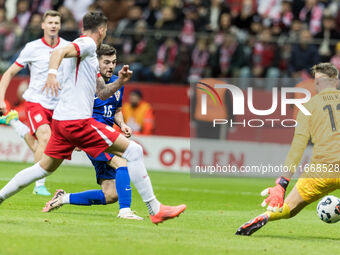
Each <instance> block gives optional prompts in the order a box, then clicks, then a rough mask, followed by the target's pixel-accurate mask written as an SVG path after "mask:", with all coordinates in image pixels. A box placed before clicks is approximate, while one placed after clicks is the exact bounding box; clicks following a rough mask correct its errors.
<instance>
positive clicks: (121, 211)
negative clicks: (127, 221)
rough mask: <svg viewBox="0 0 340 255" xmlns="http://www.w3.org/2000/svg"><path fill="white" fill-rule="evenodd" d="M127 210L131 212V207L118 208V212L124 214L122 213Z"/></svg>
mask: <svg viewBox="0 0 340 255" xmlns="http://www.w3.org/2000/svg"><path fill="white" fill-rule="evenodd" d="M128 212H131V208H128V207H127V208H122V209H119V213H122V214H124V213H128Z"/></svg>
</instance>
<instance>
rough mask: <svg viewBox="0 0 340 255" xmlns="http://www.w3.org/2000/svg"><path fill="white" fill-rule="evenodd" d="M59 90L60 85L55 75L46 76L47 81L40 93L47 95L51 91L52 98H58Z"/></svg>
mask: <svg viewBox="0 0 340 255" xmlns="http://www.w3.org/2000/svg"><path fill="white" fill-rule="evenodd" d="M60 89H61V86H60V83H59V82H58V81H57V78H56V75H54V74H48V76H47V81H46V84H45V86H44V87H43V89H42V92H44V91H46V94H47V95H48V94H49V91H51V95H52V96H58V91H59V90H60Z"/></svg>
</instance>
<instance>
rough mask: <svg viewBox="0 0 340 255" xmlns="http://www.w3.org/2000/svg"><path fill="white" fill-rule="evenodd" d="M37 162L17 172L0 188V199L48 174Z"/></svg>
mask: <svg viewBox="0 0 340 255" xmlns="http://www.w3.org/2000/svg"><path fill="white" fill-rule="evenodd" d="M49 174H50V173H49V172H47V171H45V170H44V169H43V168H42V167H41V166H40V164H39V162H38V163H36V164H35V165H33V166H31V167H28V168H26V169H24V170H22V171H20V172H19V173H17V174H16V175H15V176H14V177H13V178H12V179H11V180H10V181H9V183H7V184H6V186H5V187H3V188H2V189H1V190H0V201H1V200H5V199H7V198H9V197H10V196H13V195H14V194H15V193H17V192H18V191H20V190H21V189H23V188H25V187H26V186H28V185H29V184H31V183H32V182H34V181H36V180H38V179H40V178H42V177H45V176H47V175H49Z"/></svg>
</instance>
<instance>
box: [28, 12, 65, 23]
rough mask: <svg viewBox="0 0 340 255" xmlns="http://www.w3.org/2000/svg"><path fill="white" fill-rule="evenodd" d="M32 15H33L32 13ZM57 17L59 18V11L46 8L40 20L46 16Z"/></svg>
mask: <svg viewBox="0 0 340 255" xmlns="http://www.w3.org/2000/svg"><path fill="white" fill-rule="evenodd" d="M32 16H33V15H32ZM48 16H51V17H59V18H60V19H61V14H60V12H57V11H54V10H48V11H46V12H45V13H44V15H43V17H42V21H45V19H46V18H47V17H48Z"/></svg>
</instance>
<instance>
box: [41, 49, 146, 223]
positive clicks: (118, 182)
mask: <svg viewBox="0 0 340 255" xmlns="http://www.w3.org/2000/svg"><path fill="white" fill-rule="evenodd" d="M97 55H98V60H99V67H100V73H101V75H102V77H103V78H104V80H105V82H106V83H111V82H114V81H115V80H116V79H118V76H115V75H113V72H114V69H115V67H116V50H115V48H113V47H112V46H110V45H107V44H102V45H101V46H100V48H99V49H98V50H97ZM123 92H124V86H123V87H122V88H120V89H119V90H118V91H116V92H115V93H114V94H113V95H112V96H111V97H110V98H109V99H107V100H104V101H102V100H100V99H99V98H97V97H95V99H94V100H95V101H94V108H93V118H95V119H96V120H97V121H99V122H102V123H104V124H107V125H109V126H113V125H114V123H116V124H117V125H118V126H119V127H120V129H121V130H122V132H123V133H124V134H125V136H126V137H130V136H131V132H132V130H131V128H130V127H129V126H127V125H126V124H125V122H124V118H123V114H122V111H121V107H122V99H123ZM88 157H89V159H90V160H91V162H92V164H93V166H94V168H95V170H96V177H97V183H98V184H99V185H101V187H102V189H101V190H88V191H84V192H80V193H70V194H68V193H66V192H65V191H64V190H57V192H56V194H55V195H54V197H53V198H52V200H51V201H49V202H48V203H46V206H45V207H44V209H43V211H44V212H50V211H52V210H54V209H56V208H59V207H60V206H62V205H64V204H73V205H93V204H96V205H98V204H101V205H106V204H111V203H114V202H117V200H119V207H120V210H119V214H118V216H117V217H119V218H124V219H134V220H142V219H143V218H142V217H139V216H137V215H136V214H135V213H134V212H133V211H131V209H130V208H131V186H130V177H129V173H128V169H127V164H126V160H125V159H123V158H121V157H118V156H115V155H113V154H109V153H102V154H100V155H99V156H98V157H97V158H93V157H91V156H90V155H88ZM118 198H119V199H118Z"/></svg>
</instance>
